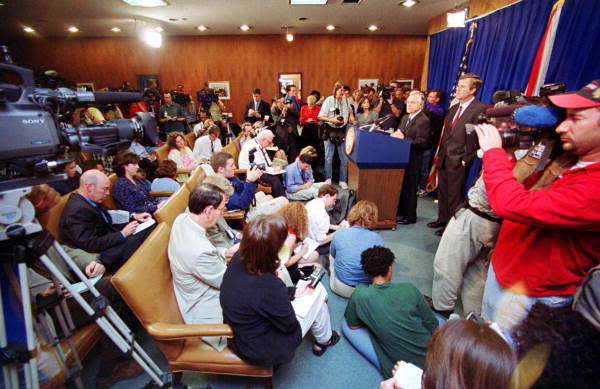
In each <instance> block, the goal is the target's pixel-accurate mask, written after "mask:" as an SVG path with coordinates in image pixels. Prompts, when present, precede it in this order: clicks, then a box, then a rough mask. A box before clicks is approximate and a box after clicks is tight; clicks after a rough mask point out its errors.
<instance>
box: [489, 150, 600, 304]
mask: <svg viewBox="0 0 600 389" xmlns="http://www.w3.org/2000/svg"><path fill="white" fill-rule="evenodd" d="M483 166H484V176H483V178H484V181H485V187H486V192H487V195H488V199H489V201H490V204H491V205H492V208H493V209H494V211H495V212H496V214H497V215H498V217H500V218H503V219H504V222H503V223H502V227H501V228H500V234H499V236H498V241H497V242H496V248H495V249H494V252H493V254H492V265H493V266H494V271H495V272H496V278H497V280H498V283H500V285H501V286H502V287H503V288H510V287H511V286H512V285H514V284H516V283H518V282H521V283H523V284H524V286H525V288H526V294H527V295H529V296H534V297H541V296H554V295H568V294H573V293H575V289H576V288H577V286H578V285H579V284H580V282H581V280H582V278H583V277H584V276H585V275H586V274H587V272H588V271H589V269H590V268H591V267H593V266H595V265H597V264H598V263H600V163H595V164H592V165H589V166H587V167H585V168H581V169H573V170H569V171H566V172H565V173H563V175H562V176H561V177H559V178H558V179H556V181H554V182H553V183H552V185H551V186H550V187H549V188H546V189H542V190H537V191H532V192H529V191H527V190H526V189H525V187H523V185H522V184H520V183H519V182H517V180H516V179H515V178H514V176H513V174H512V164H511V163H510V162H509V160H508V158H507V157H506V155H505V153H504V151H503V150H502V149H499V148H495V149H491V150H488V151H487V152H486V153H485V154H484V156H483Z"/></svg>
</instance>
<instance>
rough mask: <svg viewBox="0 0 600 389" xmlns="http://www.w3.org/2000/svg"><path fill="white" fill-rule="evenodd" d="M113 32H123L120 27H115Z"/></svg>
mask: <svg viewBox="0 0 600 389" xmlns="http://www.w3.org/2000/svg"><path fill="white" fill-rule="evenodd" d="M110 30H111V31H112V32H121V29H120V28H119V27H113V28H111V29H110Z"/></svg>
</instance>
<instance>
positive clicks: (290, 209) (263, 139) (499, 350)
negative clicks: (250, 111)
mask: <svg viewBox="0 0 600 389" xmlns="http://www.w3.org/2000/svg"><path fill="white" fill-rule="evenodd" d="M338 91H344V88H343V87H341V88H338V89H336V92H338ZM341 93H342V92H338V94H340V96H341ZM414 96H416V94H414V93H411V94H409V96H408V99H409V101H410V99H411V98H412V97H414ZM311 100H312V99H311ZM334 100H335V99H334ZM418 100H420V104H421V105H422V104H423V96H418ZM332 103H333V104H335V101H333V102H332ZM324 104H325V103H324ZM410 104H411V105H414V104H416V102H412V101H411V102H410ZM291 105H292V106H293V105H294V104H291ZM336 120H337V119H336ZM256 122H258V123H260V121H256ZM256 122H255V123H256ZM248 124H249V123H248ZM332 124H333V123H332ZM204 137H206V138H204ZM275 138H276V134H273V132H272V131H271V130H269V129H267V128H264V127H262V126H261V125H260V124H259V125H254V124H251V125H244V126H243V134H242V135H241V136H240V143H242V141H241V139H244V140H243V144H242V146H241V151H240V154H239V159H238V161H237V165H238V166H239V168H241V169H246V171H245V177H243V178H239V177H237V176H236V171H235V166H236V161H234V157H233V156H232V155H231V154H229V153H226V152H223V151H221V148H220V146H221V144H220V142H217V140H218V133H217V132H215V131H214V130H213V131H212V132H211V127H210V126H208V129H207V134H206V135H204V136H202V137H200V138H198V140H197V141H196V145H197V147H198V150H197V153H195V152H193V151H192V150H191V149H190V148H189V147H187V146H186V145H185V139H184V136H183V134H181V133H178V132H172V133H171V134H170V135H169V140H168V144H169V146H170V151H169V160H167V161H162V162H161V163H160V164H159V166H158V169H157V171H156V173H157V178H155V180H154V182H153V183H152V184H151V189H152V190H169V189H176V188H177V186H178V185H179V184H178V181H179V182H181V180H182V179H186V178H187V177H179V175H180V174H186V175H189V174H190V173H191V172H193V170H194V169H203V170H204V171H205V172H206V173H207V177H206V178H205V179H204V181H203V182H202V183H201V184H200V185H199V186H197V187H196V188H194V189H193V190H192V191H191V194H190V197H189V204H188V211H187V212H184V213H182V214H180V215H178V216H177V217H176V218H175V220H174V222H173V226H172V232H171V237H170V241H169V247H168V251H169V261H170V266H171V272H172V274H173V288H174V290H175V295H176V298H177V302H178V304H179V308H180V311H181V313H182V316H183V318H184V321H185V322H186V323H188V324H203V323H223V322H224V323H227V324H229V325H230V326H231V327H232V329H233V332H234V335H235V336H234V338H233V339H232V343H233V345H234V348H235V351H236V353H237V355H239V356H240V358H242V359H243V360H245V361H247V362H249V363H253V364H257V365H262V366H275V367H276V366H279V365H281V364H284V363H287V362H289V361H290V360H291V359H292V357H293V355H294V351H295V349H296V348H297V347H298V346H299V344H300V343H301V340H302V338H303V337H304V336H306V334H307V333H308V332H310V333H311V334H312V336H313V338H314V343H313V346H312V351H313V353H314V354H315V355H317V356H320V355H323V353H324V352H325V351H326V350H327V349H328V348H329V347H331V346H334V345H335V344H336V343H337V342H338V341H339V339H340V335H339V333H338V332H336V331H335V330H334V329H332V326H331V318H330V314H329V310H328V306H327V300H328V296H327V292H326V290H325V288H324V287H323V286H322V285H317V287H311V286H309V281H308V280H307V278H309V276H310V274H311V273H313V272H315V271H319V268H324V269H325V270H326V271H328V272H329V273H330V276H329V286H330V289H331V291H333V292H334V293H335V294H337V295H339V296H341V297H343V298H346V299H349V300H348V303H347V307H346V310H345V314H344V319H345V320H344V322H343V324H342V328H341V330H342V332H343V334H344V336H345V337H346V338H347V339H348V341H349V342H350V343H351V344H352V345H353V346H354V347H355V348H356V349H357V350H358V351H359V352H360V353H361V354H362V355H363V356H364V357H365V358H366V359H367V360H368V361H369V362H370V363H372V364H373V365H374V366H375V367H376V368H377V369H379V370H380V371H381V373H382V375H383V376H384V377H385V378H390V377H392V375H393V374H394V372H395V371H398V370H399V369H403V368H404V367H403V366H399V365H396V366H395V364H396V362H397V361H403V362H408V363H411V364H413V365H415V366H417V367H419V368H422V369H423V371H424V372H423V375H422V380H423V381H422V387H424V388H436V387H457V388H488V387H498V388H512V387H515V386H514V385H517V386H519V387H530V386H532V385H533V383H534V382H536V380H538V378H539V377H541V378H540V380H539V381H537V382H536V384H535V385H536V386H535V387H546V386H544V385H548V386H551V383H553V382H557V381H556V380H558V379H559V378H556V377H555V375H556V372H555V371H551V369H552V368H556V366H557V365H558V366H559V365H560V363H561V362H560V361H567V362H564V363H573V364H574V367H573V370H574V371H575V370H576V369H577V366H576V365H577V364H579V366H580V367H581V368H582V369H583V370H585V369H587V368H588V367H589V364H586V362H583V363H581V362H579V361H577V362H576V363H575V362H573V360H576V358H577V356H574V355H573V354H574V352H573V350H575V349H577V350H579V349H578V348H577V347H581V349H585V350H586V352H590V353H591V352H592V351H591V350H592V346H594V347H595V346H597V345H598V343H599V341H598V331H597V328H594V325H593V323H592V324H590V323H589V322H587V321H586V318H584V317H583V316H582V315H581V314H579V313H577V312H576V311H574V310H572V309H571V308H570V307H566V308H565V307H559V308H555V307H554V308H550V307H546V306H545V305H543V304H540V303H538V304H536V305H534V306H533V308H531V309H530V310H529V313H528V315H527V316H526V318H525V319H524V320H522V321H521V322H520V323H519V324H518V325H516V326H513V327H511V328H510V329H506V328H501V329H500V330H496V329H494V328H493V326H490V325H489V324H488V323H482V322H478V321H470V320H464V319H452V320H449V321H448V322H446V323H445V324H443V323H444V319H443V318H442V317H441V316H439V315H436V314H435V312H434V310H433V309H432V308H433V307H432V306H430V304H428V302H427V300H426V299H425V298H424V296H423V295H422V294H421V292H420V291H419V290H418V289H417V288H416V287H415V286H413V285H412V284H410V283H393V282H392V274H393V268H392V267H393V266H392V265H393V263H394V262H395V256H394V254H393V253H392V251H391V250H390V249H389V248H386V247H385V244H384V242H383V240H382V239H381V237H380V235H379V234H377V233H375V232H374V231H373V230H374V229H375V227H376V223H377V220H378V209H377V206H376V205H375V204H374V203H372V202H371V201H367V200H361V201H359V202H358V203H356V204H355V205H354V206H353V207H352V209H351V210H350V212H349V213H348V215H345V218H344V219H345V220H343V221H341V222H336V223H333V222H332V219H331V216H330V213H328V211H329V210H330V209H331V208H332V207H333V206H334V205H335V204H336V201H337V200H338V196H339V195H340V190H339V189H338V188H336V187H335V186H333V185H331V184H330V182H327V181H325V182H320V183H315V180H314V176H313V172H312V163H313V162H314V160H315V158H316V157H317V151H316V150H315V149H314V148H310V147H308V148H304V149H302V150H300V151H299V152H298V156H297V158H295V159H294V160H292V161H288V160H287V156H283V158H278V157H277V156H272V155H270V154H269V150H268V149H269V147H270V146H272V144H273V142H274V139H275ZM201 139H203V140H202V141H200V140H201ZM194 149H196V147H194ZM195 155H198V157H196V156H195ZM279 157H282V155H281V154H280V155H279ZM276 160H278V161H276ZM139 161H140V157H139V156H138V155H136V154H135V153H132V152H122V153H120V154H118V155H117V156H116V158H115V160H114V166H113V168H114V171H115V172H116V174H117V176H118V177H119V178H118V180H117V181H116V182H115V184H114V185H113V187H112V190H111V189H110V185H109V180H108V177H107V176H106V175H105V174H104V173H103V172H101V171H99V170H97V169H90V170H87V171H85V172H83V173H82V174H81V175H79V176H78V175H77V174H76V173H72V171H73V170H76V169H74V168H72V167H69V165H68V167H67V168H66V169H65V171H66V173H67V175H68V176H69V177H70V180H73V179H74V177H77V178H78V181H79V186H78V188H77V189H76V191H75V192H74V193H72V194H71V195H70V198H69V200H68V202H67V204H66V206H65V210H64V212H63V215H62V218H61V222H60V239H61V242H62V243H63V244H65V245H66V246H68V247H69V248H70V249H80V250H83V251H84V252H86V253H89V254H92V253H93V254H94V257H93V258H94V259H93V262H94V263H95V265H89V266H90V268H89V269H87V268H86V272H87V273H88V275H90V274H95V273H98V271H99V270H103V269H106V270H107V271H108V272H111V273H114V272H116V271H118V269H119V267H120V266H121V265H122V264H123V263H124V262H125V261H126V260H127V259H128V258H129V257H130V256H131V255H132V253H133V252H134V251H135V250H136V249H137V248H138V247H139V246H140V245H141V244H142V243H143V241H144V240H145V238H146V237H147V236H148V235H149V234H150V233H151V232H152V230H153V227H149V228H146V229H144V230H142V231H140V232H137V233H136V229H137V227H138V225H139V223H143V222H145V221H147V220H148V219H150V218H151V217H152V216H151V214H152V213H154V212H156V210H157V209H159V208H160V207H161V206H162V205H163V204H164V199H156V198H155V197H153V196H152V195H151V194H150V193H149V190H148V188H147V187H146V183H145V182H144V181H143V180H141V179H139V178H138V177H137V173H138V169H139ZM280 161H282V163H281V164H280V163H279V162H280ZM276 162H277V163H276ZM283 166H285V167H283ZM259 182H260V183H263V184H268V185H270V187H271V193H272V195H271V196H267V195H265V194H264V193H262V192H260V191H258V192H257V188H258V185H259ZM155 184H156V186H155ZM480 185H481V184H480ZM340 186H341V185H340ZM342 190H343V189H342ZM413 192H414V191H413ZM109 194H112V196H113V198H114V200H115V202H116V203H117V205H118V206H119V208H121V210H122V211H125V212H124V213H119V212H114V211H109V210H107V209H106V208H104V207H103V206H102V205H101V204H100V203H101V202H102V200H103V199H104V198H105V197H106V196H108V195H109ZM228 210H229V211H231V210H243V211H245V225H244V228H243V231H242V232H240V231H236V230H234V229H232V228H231V227H230V226H229V225H228V224H227V222H226V220H225V219H224V217H223V214H224V212H226V211H228ZM457 216H458V215H457ZM113 220H118V224H113ZM457 220H458V219H457ZM450 249H451V248H449V250H450ZM434 287H435V285H434ZM435 297H436V295H435V290H434V298H435ZM553 315H554V316H556V321H555V322H547V323H544V318H548V317H552V316H553ZM438 327H439V328H438ZM557 328H564V330H565V338H563V339H556V337H553V336H552V333H556V331H557ZM569 331H571V332H569ZM541 334H545V335H544V336H546V337H544V336H542V335H541ZM581 334H586V335H589V337H588V338H586V340H589V342H587V344H577V340H576V339H578V336H581ZM569 336H571V337H572V338H573V339H575V340H573V339H572V338H569ZM536 337H537V338H536ZM532 339H538V340H539V339H541V341H534V340H532ZM204 341H205V342H206V343H207V344H209V345H210V346H212V347H214V348H215V349H217V350H222V349H224V348H225V347H226V345H227V341H226V339H224V338H220V337H215V338H205V339H204ZM544 342H546V344H549V345H551V346H552V347H554V344H561V342H562V343H567V345H566V346H564V347H566V348H567V350H566V351H565V352H560V351H557V350H558V346H556V347H557V349H554V348H552V347H550V348H551V349H550V350H548V349H547V348H548V347H547V346H538V345H539V343H544ZM579 343H581V342H579ZM540 347H541V351H540ZM544 347H546V349H544ZM540 353H541V354H540ZM531 355H533V357H532V356H531ZM539 355H542V359H541V360H542V361H543V362H544V363H545V362H546V361H548V364H547V366H546V369H543V368H539V366H538V369H537V370H538V371H537V373H538V374H537V375H535V374H534V376H535V377H534V379H532V381H531V382H527V380H528V379H531V377H529V378H528V375H527V374H523V373H522V370H523V369H527V368H532V367H531V366H528V365H527V364H528V363H534V362H532V361H531V360H532V359H534V360H535V359H536V358H538V359H537V360H538V362H539V360H540V359H539ZM587 362H589V361H587ZM544 363H542V364H544ZM586 374H587V375H586ZM593 374H594V373H593V372H589V371H587V370H585V371H584V372H583V371H582V373H581V376H583V377H593V376H594V375H593ZM579 379H581V377H579ZM544 380H546V381H547V383H546V381H544ZM381 385H382V387H385V388H398V387H402V384H401V383H399V382H398V380H397V379H395V378H392V379H390V380H386V381H384V382H383V383H382V384H381Z"/></svg>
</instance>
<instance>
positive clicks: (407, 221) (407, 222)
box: [397, 218, 417, 225]
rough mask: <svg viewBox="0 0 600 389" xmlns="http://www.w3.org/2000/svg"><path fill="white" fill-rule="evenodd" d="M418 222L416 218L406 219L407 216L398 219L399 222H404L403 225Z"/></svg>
mask: <svg viewBox="0 0 600 389" xmlns="http://www.w3.org/2000/svg"><path fill="white" fill-rule="evenodd" d="M416 222H417V221H416V220H411V219H406V218H404V219H402V220H398V221H397V223H398V224H403V225H406V224H415V223H416Z"/></svg>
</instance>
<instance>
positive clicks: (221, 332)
mask: <svg viewBox="0 0 600 389" xmlns="http://www.w3.org/2000/svg"><path fill="white" fill-rule="evenodd" d="M146 330H147V331H148V333H149V334H150V336H152V337H153V338H156V339H158V340H176V339H185V338H191V337H198V336H227V337H230V338H231V337H233V330H232V329H231V327H229V325H228V324H171V323H153V324H150V325H149V326H148V327H147V328H146Z"/></svg>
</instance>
